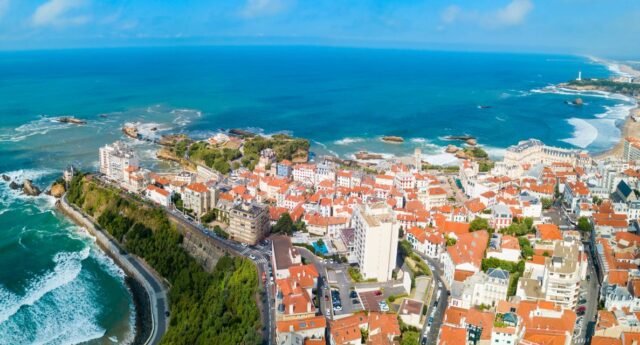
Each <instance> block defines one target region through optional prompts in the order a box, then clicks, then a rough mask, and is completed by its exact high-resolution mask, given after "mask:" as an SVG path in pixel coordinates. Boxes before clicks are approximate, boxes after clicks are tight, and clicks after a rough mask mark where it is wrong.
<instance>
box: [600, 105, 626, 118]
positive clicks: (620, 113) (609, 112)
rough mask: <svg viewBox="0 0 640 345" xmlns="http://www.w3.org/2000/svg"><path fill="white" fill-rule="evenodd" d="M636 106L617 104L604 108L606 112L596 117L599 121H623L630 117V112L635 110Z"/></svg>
mask: <svg viewBox="0 0 640 345" xmlns="http://www.w3.org/2000/svg"><path fill="white" fill-rule="evenodd" d="M634 107H635V105H628V104H616V105H614V106H607V105H605V106H604V109H605V110H606V111H605V112H604V113H600V114H596V115H594V116H595V117H597V118H599V119H603V118H607V119H618V120H623V119H626V118H627V116H629V111H631V109H633V108H634Z"/></svg>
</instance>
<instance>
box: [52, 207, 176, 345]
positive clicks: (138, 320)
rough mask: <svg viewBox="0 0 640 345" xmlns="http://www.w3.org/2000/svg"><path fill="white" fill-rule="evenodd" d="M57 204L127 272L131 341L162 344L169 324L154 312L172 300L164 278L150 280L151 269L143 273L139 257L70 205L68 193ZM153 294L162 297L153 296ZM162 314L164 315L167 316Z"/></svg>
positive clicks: (59, 208)
mask: <svg viewBox="0 0 640 345" xmlns="http://www.w3.org/2000/svg"><path fill="white" fill-rule="evenodd" d="M56 207H57V208H58V210H59V211H60V212H61V213H62V214H64V215H65V216H66V217H68V218H69V219H70V220H71V221H73V222H74V223H76V224H78V225H79V226H81V227H83V228H85V229H86V231H87V232H88V233H89V234H91V235H92V236H94V237H95V239H96V244H97V245H98V247H100V249H101V250H102V251H103V252H104V253H105V254H106V255H108V256H109V257H110V258H111V259H113V261H114V263H115V264H116V265H118V267H120V268H121V269H122V270H123V271H124V272H125V274H126V275H125V285H126V287H127V289H129V292H130V293H131V298H132V301H133V304H134V308H135V321H134V325H133V329H132V331H133V332H134V337H133V340H132V342H131V344H134V345H142V344H145V345H146V344H157V343H159V340H160V337H161V336H162V334H163V331H162V330H166V325H158V324H156V323H158V322H160V321H159V320H158V318H159V317H158V316H156V315H155V314H154V311H155V312H157V311H158V309H159V306H158V305H157V304H158V302H159V301H162V302H165V301H167V300H168V299H167V296H166V290H165V289H163V288H162V285H160V284H161V282H162V280H161V279H160V278H157V277H154V278H155V279H156V282H155V283H152V282H148V281H146V280H145V276H147V277H148V276H151V274H150V272H147V274H146V275H145V274H144V273H143V272H140V270H141V269H144V268H142V267H141V266H140V265H134V264H133V263H132V262H131V261H132V260H135V259H134V258H132V257H131V256H130V255H128V254H127V253H126V252H123V251H122V249H121V248H120V247H118V246H117V245H116V244H115V243H114V242H113V240H110V239H109V238H108V237H107V236H106V235H105V234H104V233H102V231H100V230H99V229H98V228H97V227H96V226H95V224H94V223H93V221H92V220H90V219H88V218H87V217H86V216H85V215H84V214H83V213H81V212H80V211H78V210H76V209H75V208H74V206H73V205H71V204H69V203H68V202H67V201H66V195H63V196H62V197H61V198H60V199H58V200H57V201H56ZM154 284H156V285H159V286H160V288H159V290H160V291H156V289H154V288H153V287H152V285H154ZM152 294H157V295H160V296H158V297H156V298H152ZM153 302H155V303H153ZM154 304H155V305H154ZM162 316H163V317H164V315H162ZM159 329H160V330H159Z"/></svg>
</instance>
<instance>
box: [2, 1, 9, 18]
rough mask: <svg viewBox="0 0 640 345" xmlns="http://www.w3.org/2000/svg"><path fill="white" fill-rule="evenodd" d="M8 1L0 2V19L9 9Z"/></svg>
mask: <svg viewBox="0 0 640 345" xmlns="http://www.w3.org/2000/svg"><path fill="white" fill-rule="evenodd" d="M9 5H10V1H9V0H0V17H2V16H4V15H5V13H7V10H8V9H9Z"/></svg>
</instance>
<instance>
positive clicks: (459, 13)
mask: <svg viewBox="0 0 640 345" xmlns="http://www.w3.org/2000/svg"><path fill="white" fill-rule="evenodd" d="M532 10H533V2H532V1H531V0H511V1H509V3H508V4H506V5H505V6H504V7H500V8H497V9H495V10H493V11H477V10H464V9H462V8H461V7H459V6H456V5H451V6H449V7H447V8H445V9H444V11H443V12H442V13H441V15H440V20H441V21H442V23H443V24H444V25H450V24H453V23H455V22H469V23H475V24H478V25H480V26H483V27H486V28H490V29H497V28H502V27H508V26H516V25H520V24H522V23H523V22H524V21H525V20H526V19H527V16H528V15H529V13H530V12H531V11H532ZM444 25H442V26H441V27H444Z"/></svg>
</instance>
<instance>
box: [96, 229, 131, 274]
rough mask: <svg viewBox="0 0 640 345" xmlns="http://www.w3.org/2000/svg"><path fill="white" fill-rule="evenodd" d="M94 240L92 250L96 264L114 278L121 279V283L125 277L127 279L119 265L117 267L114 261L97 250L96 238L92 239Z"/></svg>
mask: <svg viewBox="0 0 640 345" xmlns="http://www.w3.org/2000/svg"><path fill="white" fill-rule="evenodd" d="M92 239H93V240H94V244H93V245H92V247H93V248H92V249H91V258H93V259H94V260H96V262H97V263H98V265H100V268H102V270H103V271H105V272H107V273H109V275H111V276H112V277H115V278H118V279H120V280H121V281H124V277H125V273H124V271H123V270H122V269H121V268H120V267H119V266H118V265H116V263H115V262H114V261H113V259H111V258H110V257H109V256H107V255H106V254H105V253H104V252H102V251H101V250H99V249H98V248H96V247H95V238H93V237H92Z"/></svg>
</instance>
